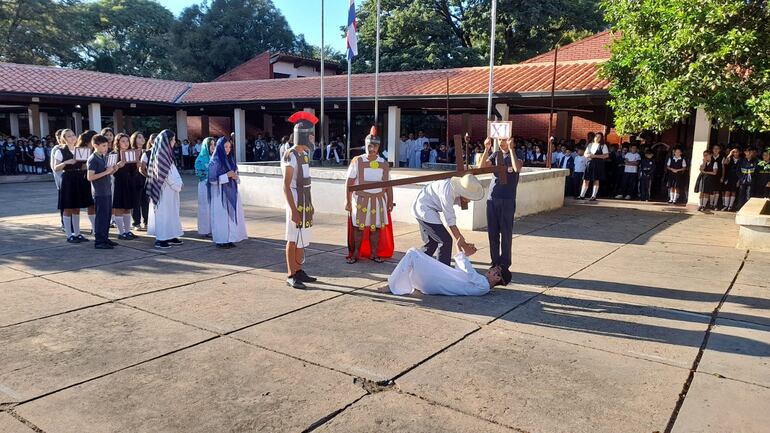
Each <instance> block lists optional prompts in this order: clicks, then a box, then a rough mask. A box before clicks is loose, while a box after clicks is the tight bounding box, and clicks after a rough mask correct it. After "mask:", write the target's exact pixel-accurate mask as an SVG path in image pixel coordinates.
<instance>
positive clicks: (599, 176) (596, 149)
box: [583, 143, 610, 182]
mask: <svg viewBox="0 0 770 433" xmlns="http://www.w3.org/2000/svg"><path fill="white" fill-rule="evenodd" d="M585 153H586V154H588V155H606V154H609V153H610V152H609V149H608V148H607V145H606V144H600V143H591V144H590V145H589V146H588V148H587V149H586V151H585ZM605 165H606V164H605V163H604V160H602V159H588V157H586V172H585V175H584V177H583V179H584V180H587V181H589V182H595V181H597V180H598V181H603V180H604V177H605V169H604V166H605Z"/></svg>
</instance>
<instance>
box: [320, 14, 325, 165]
mask: <svg viewBox="0 0 770 433" xmlns="http://www.w3.org/2000/svg"><path fill="white" fill-rule="evenodd" d="M320 120H321V121H320V122H319V123H320V125H321V140H320V141H321V161H323V160H324V159H326V158H325V157H326V146H325V144H326V134H325V132H326V124H325V123H326V119H325V118H324V0H321V119H320ZM322 165H323V164H322Z"/></svg>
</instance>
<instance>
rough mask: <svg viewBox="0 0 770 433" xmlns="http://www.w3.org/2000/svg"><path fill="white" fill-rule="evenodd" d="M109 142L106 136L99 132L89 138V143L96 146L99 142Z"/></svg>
mask: <svg viewBox="0 0 770 433" xmlns="http://www.w3.org/2000/svg"><path fill="white" fill-rule="evenodd" d="M109 142H110V140H107V137H105V136H103V135H100V134H95V135H94V136H93V137H92V138H91V145H92V146H98V145H100V144H104V143H109Z"/></svg>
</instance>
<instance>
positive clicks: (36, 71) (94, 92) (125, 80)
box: [0, 63, 190, 103]
mask: <svg viewBox="0 0 770 433" xmlns="http://www.w3.org/2000/svg"><path fill="white" fill-rule="evenodd" d="M189 87H190V84H189V83H183V82H179V81H166V80H156V79H152V78H140V77H132V76H128V75H117V74H105V73H101V72H93V71H82V70H78V69H67V68H57V67H50V66H35V65H19V64H15V63H0V92H7V93H21V94H33V95H56V96H77V97H84V98H95V99H119V100H129V101H146V102H164V103H173V102H175V101H176V100H177V98H179V96H181V95H182V94H183V93H184V92H185V91H187V89H188V88H189Z"/></svg>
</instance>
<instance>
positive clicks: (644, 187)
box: [639, 149, 655, 201]
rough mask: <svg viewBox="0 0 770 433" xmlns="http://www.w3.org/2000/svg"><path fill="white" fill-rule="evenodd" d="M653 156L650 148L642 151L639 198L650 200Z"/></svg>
mask: <svg viewBox="0 0 770 433" xmlns="http://www.w3.org/2000/svg"><path fill="white" fill-rule="evenodd" d="M653 156H655V154H654V152H653V150H652V149H647V150H645V151H644V159H643V160H642V165H641V166H640V169H639V199H640V200H641V201H650V198H651V197H650V196H651V195H652V177H653V176H654V175H655V160H654V159H653Z"/></svg>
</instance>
